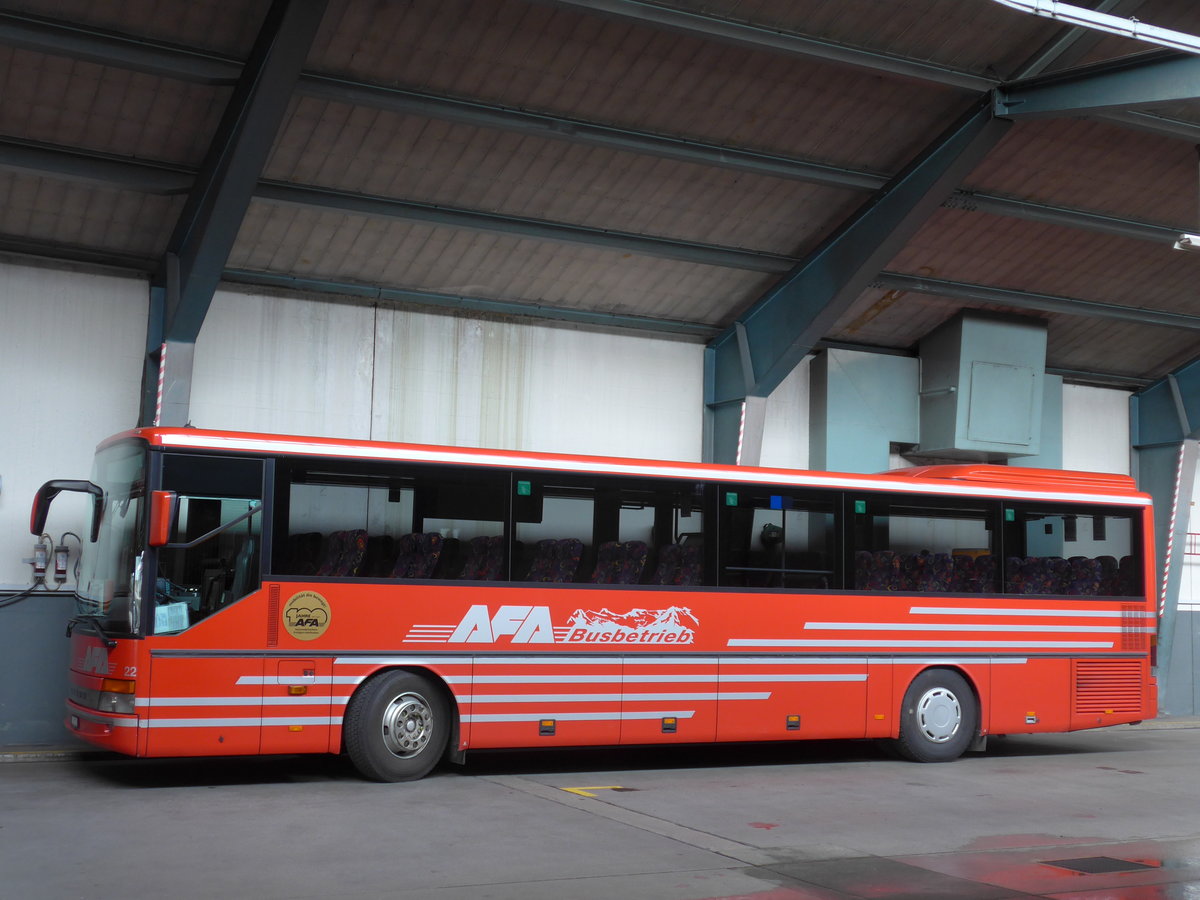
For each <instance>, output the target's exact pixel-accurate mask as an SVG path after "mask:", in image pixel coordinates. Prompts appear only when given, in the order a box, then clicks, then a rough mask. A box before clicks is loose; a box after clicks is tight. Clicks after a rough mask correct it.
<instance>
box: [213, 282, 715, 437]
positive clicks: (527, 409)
mask: <svg viewBox="0 0 1200 900" xmlns="http://www.w3.org/2000/svg"><path fill="white" fill-rule="evenodd" d="M702 367H703V348H702V347H700V346H699V345H696V344H689V343H683V342H680V341H672V340H666V339H661V338H648V337H638V336H630V335H615V334H605V333H597V332H590V331H583V330H579V329H575V328H569V327H553V326H539V325H530V324H528V323H516V322H511V321H494V320H490V319H480V318H467V317H459V316H450V315H435V314H430V313H423V312H414V311H410V310H401V309H378V310H377V309H375V308H373V307H370V306H358V305H351V304H343V303H328V302H324V301H320V300H310V299H297V298H284V297H277V296H263V295H257V294H248V293H235V292H231V291H219V292H218V293H217V296H216V297H215V298H214V302H213V306H212V308H211V309H210V311H209V314H208V317H207V318H206V319H205V322H204V327H203V329H201V332H200V336H199V338H198V339H197V341H196V361H195V370H194V378H193V386H192V402H191V422H192V424H193V425H196V426H197V427H203V428H225V429H231V430H243V429H244V430H255V431H272V432H282V433H294V434H315V435H331V436H336V437H351V438H373V439H375V440H392V441H410V442H418V443H435V444H454V445H460V446H469V447H476V446H482V447H499V448H505V449H519V450H545V451H559V452H566V453H596V454H615V455H626V456H647V457H655V458H668V459H684V460H698V459H699V458H700V443H701V433H702V417H701V409H702V406H703V395H702V385H703V378H702Z"/></svg>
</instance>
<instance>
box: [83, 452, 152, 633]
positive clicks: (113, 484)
mask: <svg viewBox="0 0 1200 900" xmlns="http://www.w3.org/2000/svg"><path fill="white" fill-rule="evenodd" d="M92 482H93V483H94V484H97V485H99V486H100V487H101V488H102V489H103V490H104V508H103V511H102V513H101V515H100V528H99V534H98V536H97V540H96V542H95V543H94V544H87V545H86V546H85V548H84V552H83V560H82V563H81V566H80V572H79V586H78V588H77V590H76V596H77V610H76V611H77V612H78V613H79V614H80V615H85V616H95V617H96V618H97V621H98V622H99V624H100V625H101V627H102V628H103V629H104V630H105V632H106V633H109V634H112V635H116V636H130V635H136V634H137V633H138V632H139V628H140V624H141V623H140V621H139V619H140V616H139V610H138V604H137V602H136V600H135V599H134V597H133V591H134V580H135V575H136V574H137V573H136V569H137V568H138V565H139V562H140V560H141V549H142V546H143V544H144V543H145V540H144V534H145V528H146V526H145V495H146V449H145V444H143V443H142V442H140V441H125V442H122V443H120V444H114V445H113V446H110V447H106V448H104V449H102V450H101V451H100V452H99V453H97V454H96V462H95V465H94V467H93V469H92Z"/></svg>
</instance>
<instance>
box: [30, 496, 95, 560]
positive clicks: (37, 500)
mask: <svg viewBox="0 0 1200 900" xmlns="http://www.w3.org/2000/svg"><path fill="white" fill-rule="evenodd" d="M63 491H77V492H79V493H81V494H91V495H92V535H91V537H92V543H93V544H94V543H95V542H96V538H98V537H99V536H100V519H101V518H102V517H103V515H104V490H103V488H101V487H100V485H98V484H92V483H91V482H90V481H47V482H46V483H45V484H43V485H42V486H41V487H40V488H38V492H37V493H36V494H35V495H34V497H33V508H32V509H31V510H30V511H29V533H30V534H41V533H42V532H43V531H45V530H46V515H47V514H48V513H49V512H50V501H52V500H53V499H54V498H55V497H57V496H58V495H59V494H60V493H62V492H63Z"/></svg>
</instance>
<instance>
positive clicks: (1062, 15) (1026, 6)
mask: <svg viewBox="0 0 1200 900" xmlns="http://www.w3.org/2000/svg"><path fill="white" fill-rule="evenodd" d="M995 2H996V3H1002V4H1003V5H1005V6H1008V7H1011V8H1012V9H1017V10H1020V11H1021V12H1027V13H1031V14H1033V15H1035V16H1042V17H1043V18H1047V19H1056V20H1057V21H1059V22H1065V23H1067V24H1068V25H1077V26H1080V27H1082V28H1093V29H1096V30H1098V31H1106V32H1108V33H1109V34H1118V35H1120V36H1121V37H1127V38H1132V39H1133V40H1135V41H1143V42H1145V43H1148V44H1158V45H1159V46H1160V47H1170V48H1172V49H1173V50H1183V51H1185V52H1186V53H1197V54H1200V37H1197V36H1196V35H1194V34H1188V33H1186V32H1183V31H1171V30H1170V29H1168V28H1158V27H1156V26H1154V25H1147V24H1146V23H1145V22H1139V21H1138V20H1137V19H1124V18H1122V17H1121V16H1113V15H1109V14H1108V13H1102V12H1096V11H1095V10H1092V9H1085V8H1084V7H1082V6H1072V5H1071V4H1069V3H1060V2H1058V0H995Z"/></svg>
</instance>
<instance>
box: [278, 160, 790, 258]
mask: <svg viewBox="0 0 1200 900" xmlns="http://www.w3.org/2000/svg"><path fill="white" fill-rule="evenodd" d="M255 196H256V197H257V198H259V199H260V200H267V201H270V202H274V203H292V204H297V205H300V206H308V207H323V208H325V209H336V210H338V211H340V212H350V213H357V214H359V215H366V216H383V217H386V218H397V219H408V220H410V221H417V222H429V223H431V224H434V225H446V226H449V227H452V228H469V229H474V230H478V231H489V232H493V233H498V234H511V235H516V236H517V237H527V238H535V239H537V240H543V241H560V242H566V243H573V244H587V245H589V246H592V247H602V248H604V249H607V250H621V251H624V252H629V253H640V254H644V255H647V256H654V257H658V258H660V259H674V260H678V261H680V262H688V263H696V264H698V265H706V266H722V267H726V268H733V269H746V270H749V271H754V272H766V273H771V274H779V273H781V272H786V271H788V270H789V269H790V268H791V267H792V265H793V264H794V262H795V260H794V259H793V258H792V257H790V256H785V255H783V254H780V253H766V252H761V251H757V250H741V249H739V248H737V247H725V246H721V245H718V244H702V243H698V242H696V241H686V240H677V239H675V238H666V237H657V236H653V235H646V234H637V233H634V232H629V231H616V230H613V229H607V228H592V227H588V226H584V225H573V224H570V223H567V222H553V221H550V220H547V219H533V218H529V217H526V216H509V215H501V214H499V213H490V212H484V211H482V210H474V209H463V208H460V207H453V206H439V205H436V204H433V203H419V202H416V201H413V200H398V199H394V198H391V197H379V196H374V195H371V194H356V193H352V192H349V191H338V190H333V189H330V188H321V187H311V186H301V185H295V184H290V183H286V182H277V181H262V182H260V183H259V185H258V189H257V190H256V191H255Z"/></svg>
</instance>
